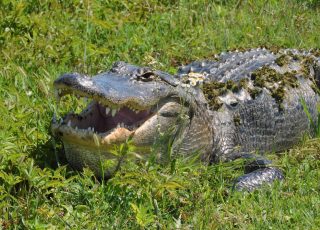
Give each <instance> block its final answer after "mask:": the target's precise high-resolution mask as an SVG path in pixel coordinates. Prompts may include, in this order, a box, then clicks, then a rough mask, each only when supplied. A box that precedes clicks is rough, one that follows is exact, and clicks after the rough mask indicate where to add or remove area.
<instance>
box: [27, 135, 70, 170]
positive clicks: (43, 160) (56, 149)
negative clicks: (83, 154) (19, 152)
mask: <svg viewBox="0 0 320 230" xmlns="http://www.w3.org/2000/svg"><path fill="white" fill-rule="evenodd" d="M30 157H32V158H33V159H34V161H35V163H36V165H38V166H39V167H40V168H41V169H44V168H51V169H56V168H58V167H59V166H62V165H68V161H67V158H66V155H65V153H64V149H63V146H62V143H61V142H60V141H58V140H54V139H53V138H52V137H51V138H50V139H49V140H48V141H46V142H45V143H42V144H38V145H37V147H36V148H35V149H33V150H32V151H31V153H30ZM67 168H68V170H69V169H70V170H71V169H72V168H71V166H68V167H67Z"/></svg>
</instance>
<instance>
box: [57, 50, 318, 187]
mask: <svg viewBox="0 0 320 230" xmlns="http://www.w3.org/2000/svg"><path fill="white" fill-rule="evenodd" d="M317 54H318V53H317V51H314V50H311V51H301V50H295V49H281V50H276V51H274V50H269V49H266V48H258V49H250V50H243V51H238V50H235V51H228V52H224V53H221V54H219V55H215V56H213V57H212V58H211V59H210V60H204V61H195V62H192V63H190V64H188V65H185V66H182V67H180V68H179V69H178V71H177V73H176V74H175V75H171V74H168V73H166V72H163V71H159V70H154V69H152V68H149V67H139V66H135V65H131V64H128V63H125V62H116V63H115V64H114V65H113V67H112V68H111V69H110V70H109V71H107V72H104V73H101V74H98V75H96V76H94V77H89V76H86V75H81V74H79V73H69V74H64V75H62V76H60V77H59V78H58V79H56V80H55V82H54V88H55V93H56V97H57V99H58V100H60V98H61V97H63V96H65V95H68V94H73V95H76V96H77V97H85V98H89V99H91V102H90V103H88V105H87V107H86V108H85V109H84V110H83V111H82V112H81V113H79V114H76V113H72V112H70V113H68V114H67V115H65V116H64V117H63V119H60V120H59V119H56V118H55V119H53V121H52V124H51V130H52V132H53V134H54V135H55V137H59V138H60V139H61V140H62V142H63V146H64V150H65V153H66V157H67V160H68V162H69V163H70V164H71V165H72V166H73V167H74V168H75V169H82V168H83V167H89V168H90V169H91V170H92V171H93V172H94V173H95V175H97V176H98V177H111V176H112V175H113V174H114V173H115V171H117V169H118V168H119V167H120V165H121V163H122V162H123V160H124V158H123V156H118V155H116V154H114V148H115V146H120V145H121V144H125V143H127V142H128V141H130V145H132V146H134V152H136V153H139V154H140V155H139V156H148V154H150V153H151V152H152V149H153V148H152V147H153V146H154V144H155V143H156V142H157V141H158V140H160V139H161V138H162V137H163V136H165V135H166V134H168V135H169V136H170V138H167V139H165V140H166V141H167V143H166V144H164V145H163V146H170V151H172V153H174V154H176V155H177V156H180V155H181V156H183V157H189V156H193V155H194V154H198V155H199V156H200V158H201V161H203V162H205V163H208V164H213V163H216V162H221V161H231V160H235V159H239V158H243V159H246V160H247V162H248V163H247V165H246V167H245V174H244V175H243V176H240V177H239V178H237V179H236V181H235V183H234V187H233V188H235V189H237V190H246V191H252V190H254V189H256V188H258V187H260V186H261V185H263V184H271V183H272V182H273V181H275V180H282V179H283V178H284V175H283V172H282V170H281V169H278V168H277V167H275V166H274V165H273V164H272V162H271V161H270V160H268V159H266V158H265V156H264V153H268V152H280V151H284V150H287V149H289V148H291V147H293V146H294V145H295V144H297V143H298V142H299V140H300V139H301V138H302V136H303V135H305V134H309V135H312V134H313V125H312V124H314V123H316V122H317V118H318V103H319V99H320V98H319V94H318V86H319V82H320V81H319V79H320V59H319V58H318V55H317ZM166 151H168V149H166ZM159 152H160V153H161V154H160V155H161V156H160V158H166V157H167V155H166V154H165V153H163V152H161V150H159ZM103 161H111V162H113V164H110V165H109V168H103V167H101V165H102V163H101V162H103Z"/></svg>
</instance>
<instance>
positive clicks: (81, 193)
mask: <svg viewBox="0 0 320 230" xmlns="http://www.w3.org/2000/svg"><path fill="white" fill-rule="evenodd" d="M0 18H1V19H0V54H1V55H0V101H1V103H0V114H1V119H0V224H1V225H2V227H3V228H5V229H6V228H14V227H18V226H21V228H31V229H32V228H40V229H41V228H45V229H46V228H54V227H56V228H81V229H87V228H88V229H91V228H98V229H99V228H108V229H109V228H115V229H123V228H127V229H132V228H134V229H135V228H169V229H172V228H179V227H181V228H182V229H188V228H190V229H194V228H195V229H198V228H200V229H202V228H204V229H214V228H226V229H231V228H242V229H243V228H245V229H267V228H272V229H288V228H289V229H291V228H298V229H316V228H317V226H319V225H320V216H319V213H320V208H319V207H320V198H319V197H320V196H319V195H320V194H319V193H320V184H319V181H320V170H319V166H320V165H319V156H320V141H319V139H306V140H304V141H302V143H300V144H299V143H297V145H298V146H297V147H296V148H294V149H291V150H288V151H287V152H285V153H281V154H278V155H275V154H272V155H271V156H270V158H272V159H274V161H275V163H276V164H277V165H279V166H280V167H281V168H282V169H283V170H284V172H285V174H286V179H285V180H284V181H283V182H281V183H280V182H279V183H276V184H275V185H274V186H272V188H269V187H267V188H265V189H263V190H261V191H255V192H254V193H251V194H243V193H237V192H232V191H231V189H230V187H231V185H232V181H233V179H234V178H236V177H237V176H239V175H241V174H242V173H243V170H242V162H234V163H228V164H218V165H213V166H205V165H203V164H201V163H199V162H197V161H192V160H190V159H180V158H178V159H175V158H174V156H172V157H173V158H172V161H171V162H169V163H167V164H157V163H155V162H154V161H153V160H152V159H150V160H149V161H147V162H146V161H141V162H138V163H132V162H131V163H130V162H129V163H128V164H127V165H126V166H125V167H123V168H122V169H121V171H120V172H119V173H118V174H117V175H116V176H115V177H114V178H112V179H111V180H110V181H99V180H97V179H95V178H94V177H93V175H92V172H90V171H89V170H85V171H84V172H83V173H80V172H75V171H73V170H70V169H69V168H68V166H67V165H66V161H65V159H64V154H63V151H62V148H61V146H60V144H59V143H57V144H58V145H57V150H58V158H59V163H60V164H61V165H62V166H61V167H58V165H57V161H56V156H55V154H54V149H53V147H52V139H51V137H50V131H49V124H50V121H51V119H52V115H53V112H54V109H55V99H54V95H53V92H52V82H53V80H54V79H55V78H56V77H57V76H59V75H60V74H62V73H65V72H71V71H78V72H82V73H88V74H95V73H97V72H99V71H103V70H106V69H107V68H109V67H110V66H111V64H112V63H113V62H114V61H117V60H123V61H128V62H131V63H135V64H139V65H149V66H153V67H155V68H160V69H163V70H166V71H169V72H174V71H176V69H177V66H178V65H180V64H181V63H187V62H189V61H191V60H196V59H200V58H204V57H210V56H211V55H212V54H213V53H217V52H221V51H225V50H227V49H236V48H240V47H258V46H262V45H266V46H284V47H292V48H305V49H309V48H319V44H320V36H319V34H320V29H319V28H320V27H319V25H320V14H319V9H318V8H317V1H312V0H309V1H251V0H246V1H236V0H234V1H232V0H231V1H218V0H217V1H208V0H201V1H188V0H185V1H160V2H159V1H155V0H147V1H145V0H139V1H105V2H104V3H102V2H101V3H100V2H99V1H72V0H71V1H14V2H13V1H1V2H0ZM84 47H86V52H85V49H84ZM84 57H85V58H84ZM66 105H67V106H72V103H67V104H66Z"/></svg>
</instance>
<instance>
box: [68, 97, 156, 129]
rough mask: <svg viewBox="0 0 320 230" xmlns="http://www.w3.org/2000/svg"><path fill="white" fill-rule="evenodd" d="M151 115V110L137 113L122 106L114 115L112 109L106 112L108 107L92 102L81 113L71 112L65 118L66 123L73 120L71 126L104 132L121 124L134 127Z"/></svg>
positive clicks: (130, 127)
mask: <svg viewBox="0 0 320 230" xmlns="http://www.w3.org/2000/svg"><path fill="white" fill-rule="evenodd" d="M150 115H151V112H150V111H149V110H143V111H139V112H138V113H136V112H135V111H132V110H131V109H129V108H127V107H122V108H121V109H120V110H119V111H118V112H117V113H116V114H115V116H114V117H112V115H111V111H110V112H109V113H108V115H107V114H106V107H105V106H103V105H100V104H98V103H96V102H95V103H92V104H91V105H90V106H88V108H87V109H85V110H84V111H83V112H82V113H81V114H80V115H75V114H69V115H67V116H66V118H65V119H64V123H66V124H67V123H68V122H69V121H71V127H73V128H75V127H78V129H87V128H89V127H91V128H92V127H93V128H94V131H95V132H98V133H104V132H108V131H109V130H112V129H114V128H116V127H118V126H119V125H124V126H123V127H125V128H128V129H131V130H132V129H134V128H136V127H138V126H139V125H141V123H143V122H144V121H146V120H147V119H148V118H149V117H150Z"/></svg>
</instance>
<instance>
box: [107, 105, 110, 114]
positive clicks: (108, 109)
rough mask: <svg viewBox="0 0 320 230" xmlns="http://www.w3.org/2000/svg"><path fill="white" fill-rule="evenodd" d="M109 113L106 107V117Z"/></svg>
mask: <svg viewBox="0 0 320 230" xmlns="http://www.w3.org/2000/svg"><path fill="white" fill-rule="evenodd" d="M109 112H110V108H108V107H106V115H108V114H109Z"/></svg>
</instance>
